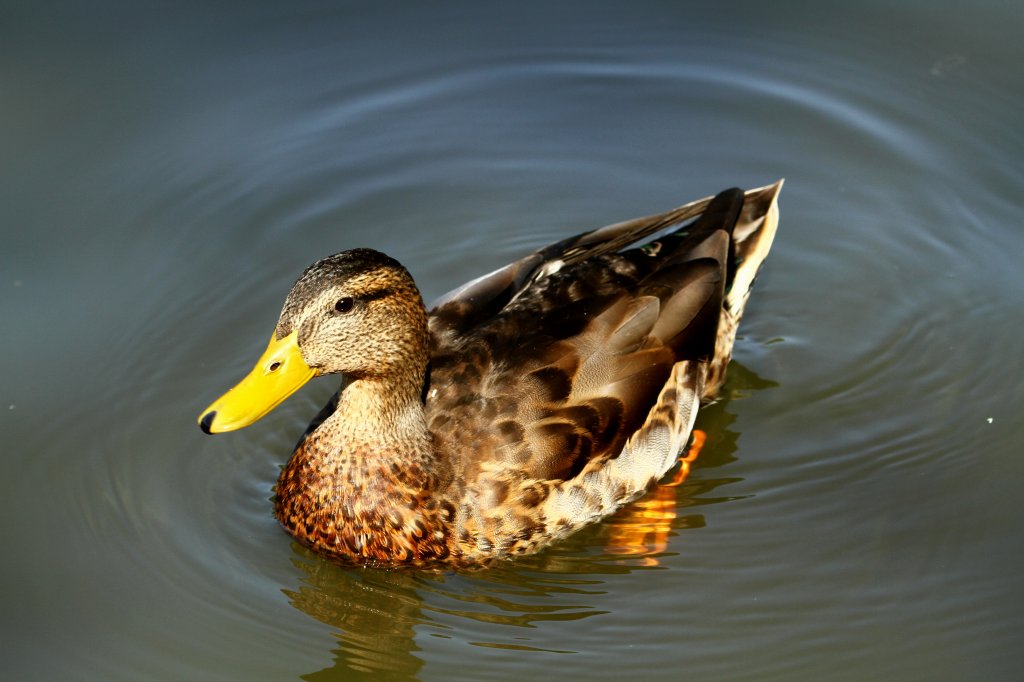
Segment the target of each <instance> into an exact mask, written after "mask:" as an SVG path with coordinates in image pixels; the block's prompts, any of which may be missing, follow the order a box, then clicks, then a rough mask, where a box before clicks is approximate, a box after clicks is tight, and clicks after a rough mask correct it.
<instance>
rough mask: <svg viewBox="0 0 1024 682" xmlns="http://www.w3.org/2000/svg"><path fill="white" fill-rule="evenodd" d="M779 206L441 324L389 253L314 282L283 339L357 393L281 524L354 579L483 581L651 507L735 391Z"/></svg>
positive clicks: (572, 251) (629, 227)
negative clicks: (703, 422)
mask: <svg viewBox="0 0 1024 682" xmlns="http://www.w3.org/2000/svg"><path fill="white" fill-rule="evenodd" d="M780 188H781V183H777V184H775V185H772V186H769V187H765V188H761V189H758V190H751V191H750V192H747V193H746V195H744V193H743V192H741V191H739V190H729V191H726V192H723V193H721V194H719V195H718V196H717V197H715V198H714V199H704V200H701V201H698V202H694V203H692V204H688V205H686V206H683V207H681V208H679V209H675V210H674V211H670V212H668V213H665V214H660V215H656V216H650V217H647V218H641V219H637V220H633V221H629V222H626V223H620V224H617V225H612V226H609V227H607V228H603V229H601V230H596V231H594V232H590V233H586V234H583V235H580V236H577V237H573V238H570V239H567V240H564V241H561V242H558V243H557V244H553V245H552V246H549V247H547V248H545V249H542V250H540V251H538V252H536V253H534V254H532V255H530V256H528V257H526V258H524V259H522V260H520V261H517V262H515V263H512V264H510V265H509V266H506V267H505V268H502V269H501V270H498V271H496V272H494V273H492V274H491V275H488V276H486V277H483V278H480V279H479V280H476V281H474V282H472V283H470V284H468V285H466V286H465V287H462V288H461V289H459V290H456V291H455V292H452V293H451V294H449V295H448V296H446V297H444V298H443V299H442V300H441V301H440V302H439V303H438V304H437V306H436V307H434V308H433V310H431V312H430V313H429V315H428V314H427V312H426V310H425V308H424V306H423V303H422V301H421V299H420V294H419V292H418V290H417V289H416V287H415V284H414V283H413V281H412V278H411V277H410V276H409V274H408V272H406V270H405V269H404V268H403V267H402V266H401V265H399V264H398V263H397V262H396V261H394V260H392V259H390V258H388V257H387V256H384V255H382V254H379V253H377V252H375V251H370V250H366V249H358V250H355V251H347V252H344V253H341V254H337V255H335V256H331V257H330V258H327V259H324V260H322V261H319V262H318V263H315V264H313V265H312V266H310V268H309V269H308V270H307V271H306V272H305V273H304V274H303V275H302V277H301V278H300V279H299V281H298V282H297V283H296V284H295V286H294V288H293V289H292V291H291V293H290V294H289V296H288V299H287V301H286V302H285V305H284V309H283V311H282V314H281V318H280V321H279V322H278V327H277V336H278V337H282V336H284V335H286V334H289V333H291V332H293V331H296V330H297V331H298V344H299V348H300V350H301V352H302V356H303V358H304V359H305V361H306V362H307V363H308V364H309V365H310V366H311V367H313V368H315V369H316V370H317V371H318V372H319V373H321V374H327V373H342V374H344V375H345V376H346V383H345V385H344V387H343V389H342V390H341V391H340V392H339V394H338V395H337V396H335V398H334V400H333V401H332V403H331V404H329V405H328V406H327V407H326V408H325V409H324V411H323V412H322V413H321V415H320V417H318V420H317V422H314V424H313V425H311V429H310V431H309V432H307V435H306V436H304V437H303V439H302V440H301V441H300V443H299V445H298V446H297V447H296V450H295V452H294V454H293V455H292V457H291V459H290V460H289V461H288V463H287V465H286V466H285V467H284V469H283V471H282V473H281V476H280V479H279V480H278V483H277V488H276V513H277V517H278V519H279V520H280V522H281V523H282V525H283V526H284V527H285V528H286V529H287V530H288V531H289V532H290V533H291V534H293V535H294V536H295V537H296V538H297V539H298V540H299V541H301V542H302V543H304V544H306V545H308V546H310V547H311V548H313V549H314V550H316V551H318V552H320V553H323V554H325V555H327V556H329V557H331V558H333V559H335V560H338V561H342V562H346V563H354V564H367V565H414V566H426V565H457V566H458V565H479V564H482V563H486V562H489V561H492V560H495V559H500V558H503V557H510V556H514V555H518V554H523V553H527V552H532V551H535V550H537V549H538V548H540V547H541V546H543V545H544V544H547V543H549V542H551V541H552V540H554V539H557V538H559V537H563V536H565V535H566V534H568V533H570V532H572V531H573V530H575V529H577V528H579V527H580V526H582V525H584V524H586V523H589V522H592V521H594V520H596V519H598V518H600V517H602V516H604V515H607V514H609V513H611V512H612V511H614V510H615V509H617V508H618V507H619V506H621V505H622V504H624V503H626V502H628V501H630V500H632V499H634V498H636V497H637V496H639V495H640V494H642V493H643V492H644V491H645V490H647V489H648V488H649V487H650V486H651V485H652V484H653V483H654V482H655V481H657V480H658V479H659V478H660V477H661V476H663V475H664V474H665V472H666V471H667V470H668V469H670V468H671V466H672V465H673V464H674V462H675V460H676V457H677V455H678V454H679V451H680V450H681V449H682V447H683V446H684V445H685V443H686V440H687V438H688V437H689V434H690V430H691V428H692V426H693V420H694V418H695V415H696V412H697V407H698V405H699V402H700V400H701V399H705V398H708V397H710V396H712V395H713V394H714V393H715V391H717V390H718V388H719V386H720V385H721V383H722V381H723V379H724V374H725V367H726V365H727V364H728V362H729V358H730V355H731V352H732V344H733V340H734V338H735V333H736V326H737V324H738V322H739V318H740V316H741V315H742V312H743V307H744V305H745V303H746V300H747V296H748V295H749V291H750V285H751V283H752V282H753V278H754V275H755V274H756V272H757V269H758V268H759V267H760V265H761V262H762V261H763V259H764V257H765V256H766V255H767V252H768V248H769V247H770V245H771V241H772V238H773V236H774V232H775V226H776V223H777V208H776V197H777V195H778V192H779V189H780ZM691 219H692V220H691ZM687 221H690V222H687ZM665 232H667V234H665ZM650 238H654V239H655V241H652V242H649V243H647V244H645V245H643V246H640V247H633V248H629V247H631V246H632V245H633V244H635V243H637V242H642V241H643V240H644V239H650ZM345 299H351V300H350V301H347V302H345V303H344V304H343V300H345ZM342 311H343V312H342Z"/></svg>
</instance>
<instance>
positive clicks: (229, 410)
mask: <svg viewBox="0 0 1024 682" xmlns="http://www.w3.org/2000/svg"><path fill="white" fill-rule="evenodd" d="M314 376H316V370H315V369H313V368H312V367H310V366H309V365H307V364H306V361H305V360H303V359H302V353H301V352H300V351H299V344H298V332H297V331H294V332H292V333H291V334H289V335H288V336H286V337H284V338H283V339H275V338H274V337H273V336H271V337H270V345H268V346H267V350H266V351H264V353H263V355H262V357H260V359H259V361H258V362H257V363H256V366H255V367H253V369H252V371H251V372H249V374H248V376H246V377H245V378H244V379H242V380H241V381H240V382H238V385H236V386H235V387H234V388H232V389H231V390H229V391H228V392H227V393H225V394H224V395H222V396H221V397H220V398H218V399H217V400H216V401H214V403H213V404H212V405H210V406H209V407H208V408H206V409H205V410H203V412H202V414H200V415H199V420H198V421H199V428H201V429H202V430H203V431H205V432H206V433H223V432H224V431H234V430H235V429H240V428H242V427H244V426H249V424H252V423H253V422H255V421H257V420H258V419H260V418H261V417H262V416H263V415H265V414H266V413H267V412H270V411H271V410H272V409H274V408H275V407H277V406H278V405H280V404H281V402H282V401H283V400H284V399H285V398H287V397H288V396H290V395H291V394H292V393H295V391H297V390H299V388H301V387H302V385H303V384H305V383H306V382H307V381H309V380H310V379H312V378H313V377H314Z"/></svg>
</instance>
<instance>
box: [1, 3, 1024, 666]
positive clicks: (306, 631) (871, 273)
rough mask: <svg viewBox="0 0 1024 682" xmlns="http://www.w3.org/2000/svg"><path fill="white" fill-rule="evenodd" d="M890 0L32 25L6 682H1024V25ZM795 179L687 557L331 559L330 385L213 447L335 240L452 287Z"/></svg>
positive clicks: (5, 586)
mask: <svg viewBox="0 0 1024 682" xmlns="http://www.w3.org/2000/svg"><path fill="white" fill-rule="evenodd" d="M855 5H856V7H849V6H844V7H841V8H827V7H825V6H824V5H822V6H819V5H815V4H809V3H781V4H780V3H775V4H772V3H756V2H748V3H744V2H732V3H713V4H712V3H707V4H695V3H687V2H661V3H658V2H640V3H630V4H629V6H628V7H627V6H626V4H625V3H604V2H596V3H583V2H578V3H560V4H558V5H557V6H555V5H549V4H540V3H537V4H533V3H527V4H519V5H517V8H516V9H512V8H506V9H502V10H498V9H497V5H492V6H490V8H485V7H483V6H482V5H481V4H479V3H443V4H441V3H437V4H434V3H401V2H394V3H376V4H372V3H355V2H337V3H326V2H325V3H320V4H317V3H308V2H297V3H283V2H281V3H272V2H249V3H219V4H214V3H155V2H149V3H147V2H141V3H140V2H132V3H128V2H124V3H116V2H111V3H102V4H99V3H89V2H82V3H73V2H68V3H45V4H44V3H13V2H7V3H4V4H3V5H2V6H0V159H2V161H0V211H2V213H0V244H2V246H0V292H2V293H0V316H2V317H0V319H2V320H3V334H2V335H0V344H2V345H0V377H2V378H0V408H2V409H0V436H2V444H3V445H2V450H0V463H2V465H3V467H4V471H5V474H4V476H3V477H2V480H0V500H2V502H0V504H2V508H0V511H2V521H0V543H2V544H0V546H2V548H3V561H2V562H0V594H2V604H3V608H2V609H0V614H2V620H0V628H2V631H0V635H2V637H0V670H3V671H4V675H3V676H4V678H5V679H11V680H184V679H194V680H264V679H265V680H287V679H296V678H301V679H307V680H348V679H360V678H364V677H365V678H369V679H422V680H484V679H494V680H498V679H555V678H559V679H560V678H565V677H566V676H569V677H571V678H574V679H609V680H612V679H615V680H618V679H640V680H647V679H652V680H657V679H664V680H670V679H671V680H679V679H693V680H793V679H797V680H869V679H900V680H917V679H919V680H1000V679H1006V680H1009V679H1015V678H1016V677H1017V676H1018V675H1019V674H1020V669H1021V665H1022V663H1024V654H1022V652H1024V630H1022V628H1021V626H1020V622H1021V616H1020V614H1021V611H1022V607H1024V582H1022V580H1021V577H1020V573H1021V571H1020V569H1021V566H1024V523H1022V511H1024V502H1022V499H1024V498H1022V496H1021V494H1020V492H1019V489H1020V482H1021V480H1022V478H1024V458H1022V457H1021V452H1022V444H1024V424H1022V420H1021V418H1020V408H1021V404H1022V401H1024V389H1022V387H1021V386H1022V384H1021V380H1020V377H1021V370H1022V367H1021V366H1022V357H1024V344H1022V342H1021V330H1022V328H1024V268H1022V267H1021V266H1020V260H1021V256H1022V255H1024V235H1022V228H1021V218H1020V216H1021V211H1020V198H1021V195H1022V194H1021V192H1022V187H1024V164H1022V162H1021V159H1022V158H1024V125H1022V120H1024V119H1022V113H1021V112H1024V78H1022V76H1021V72H1020V65H1021V63H1024V48H1022V47H1021V40H1020V29H1021V26H1024V9H1022V8H1021V7H1020V6H1018V4H1016V3H1010V2H982V3H972V4H970V5H967V4H964V5H963V6H962V7H959V8H958V7H955V6H948V5H947V6H945V7H937V6H935V4H934V3H925V2H908V3H900V4H899V5H898V6H892V5H891V4H890V3H881V2H875V3H855ZM783 176H784V177H786V178H787V184H786V188H785V190H784V192H783V196H782V202H781V210H782V222H781V226H780V231H779V236H778V238H777V240H776V243H775V247H774V251H773V253H772V255H771V257H770V258H769V261H768V265H767V267H766V269H765V270H764V271H763V273H762V276H761V277H760V278H759V281H758V286H757V287H756V289H755V292H754V297H753V299H752V301H751V305H750V306H749V308H748V314H747V318H746V320H745V324H744V326H743V327H742V329H741V338H740V339H739V340H738V342H737V348H736V354H735V360H736V362H735V363H734V365H733V367H732V368H731V370H730V372H731V374H730V380H729V383H728V386H727V390H726V391H725V396H724V399H723V400H721V401H720V402H718V403H716V404H715V405H713V406H711V407H709V408H708V409H707V410H705V411H704V412H703V413H702V415H701V417H700V419H699V421H698V427H699V428H702V429H703V430H705V431H707V433H708V434H709V439H708V444H707V446H706V448H705V451H704V453H703V454H702V457H701V460H700V461H699V463H698V465H697V467H696V469H695V472H694V473H693V475H692V476H691V478H690V479H689V480H688V481H687V482H686V483H685V484H684V485H682V486H680V487H679V488H677V489H674V490H668V492H665V491H661V492H659V496H660V497H658V501H657V502H651V501H648V503H647V508H648V511H649V513H653V512H659V513H660V514H661V520H660V521H659V523H660V524H661V525H662V526H663V527H664V528H665V529H666V530H670V531H671V532H670V533H668V535H667V537H666V538H665V543H664V545H661V544H658V543H657V542H656V541H655V537H654V536H653V535H651V536H649V537H648V538H647V540H648V543H649V544H648V548H647V551H646V552H644V553H641V554H638V555H622V554H616V553H615V550H614V547H615V545H616V543H617V542H621V538H622V536H623V534H624V533H629V532H632V533H633V536H636V535H637V533H639V532H641V531H642V530H643V529H644V528H643V526H641V525H639V524H640V521H639V520H638V515H639V514H640V512H641V511H642V508H641V507H634V508H633V509H631V510H627V511H626V512H625V513H624V514H622V515H620V516H619V517H616V518H615V519H611V520H609V521H607V522H605V523H604V524H602V525H599V526H595V527H593V528H590V529H587V530H585V531H584V532H582V533H580V534H578V535H577V536H574V537H573V538H571V539H570V540H568V541H566V542H564V543H562V544H560V545H557V546H555V547H553V548H551V549H550V550H549V551H547V552H545V553H544V554H542V555H540V556H537V557H532V558H529V559H526V560H523V561H521V562H517V563H514V564H509V565H506V566H502V567H499V568H496V569H494V570H491V571H486V572H480V573H470V574H423V573H408V572H396V573H382V572H374V571H355V570H346V569H341V568H337V567H335V566H332V565H330V564H326V563H324V562H322V561H320V560H318V559H317V558H316V557H315V556H313V555H311V554H309V553H308V552H306V551H304V550H302V549H301V548H299V547H297V546H296V545H294V544H293V543H291V542H290V540H289V538H288V537H287V536H286V535H285V534H284V533H283V532H282V531H281V530H280V529H279V528H278V526H277V525H276V522H275V521H274V519H273V517H272V515H271V504H270V501H269V497H270V494H271V488H272V485H273V482H274V480H275V478H276V475H277V471H278V467H279V465H280V464H281V463H282V462H283V461H284V459H285V458H286V457H287V454H288V452H289V451H290V448H291V445H292V444H293V443H294V441H295V439H296V437H297V436H298V434H299V433H301V431H302V430H303V428H304V426H305V424H306V422H307V421H308V419H309V418H310V416H311V415H312V414H313V413H315V411H316V410H317V408H318V407H319V404H320V403H321V402H322V401H323V400H324V399H325V398H326V396H327V394H329V393H330V391H331V390H333V388H334V385H333V382H332V381H331V380H321V382H319V383H315V384H314V385H313V386H312V387H309V388H307V389H305V390H304V391H303V392H302V393H300V394H299V395H297V396H296V397H294V398H293V399H291V400H290V401H289V402H288V403H286V404H285V405H283V406H282V407H281V408H279V409H278V410H277V411H276V412H274V413H272V414H271V415H270V416H269V417H268V418H266V419H265V420H263V421H262V422H261V423H260V424H258V425H257V426H255V427H252V428H250V429H247V430H245V431H242V432H239V433H236V434H231V435H229V436H224V437H219V438H209V437H207V436H204V435H203V434H201V433H200V432H199V430H198V429H197V428H196V426H195V421H194V420H195V416H196V414H197V413H198V411H199V410H201V409H202V408H203V407H205V406H206V405H207V404H208V403H209V402H210V400H211V399H212V398H214V397H215V396H216V395H218V394H219V393H220V391H222V390H223V389H225V388H226V387H228V386H229V385H231V383H232V382H233V381H234V380H236V379H237V378H239V377H240V376H241V375H242V374H243V373H244V372H245V371H247V369H248V368H249V366H251V363H252V362H253V361H254V360H255V359H256V357H257V356H258V354H259V352H260V351H261V350H262V348H263V345H264V344H265V342H266V338H267V336H268V335H269V333H270V331H271V329H272V326H273V323H274V321H275V319H276V316H277V312H278V310H279V307H280V304H281V301H282V299H283V297H284V294H285V293H286V292H287V289H288V287H289V286H290V284H291V282H292V281H293V280H294V278H295V277H296V276H297V275H298V274H299V272H301V270H302V268H304V267H305V266H306V265H307V264H308V263H310V262H311V261H313V260H315V259H316V258H319V257H321V256H324V255H327V254H329V253H333V252H335V251H339V250H342V249H345V248H352V247H355V246H370V247H374V248H377V249H380V250H383V251H386V252H388V253H389V254H391V255H393V256H395V257H396V258H398V259H399V260H401V261H403V262H404V263H405V264H406V265H407V266H408V267H409V269H410V270H411V271H412V272H413V274H414V275H415V276H416V278H417V280H418V281H419V283H420V285H421V287H422V289H423V291H424V295H425V297H426V298H427V299H431V298H433V297H435V296H438V295H440V294H441V293H443V292H445V291H447V290H448V289H451V288H453V287H455V286H457V285H458V284H461V283H462V282H464V281H466V280H468V279H470V278H472V277H474V276H477V275H479V274H481V273H483V272H486V271H489V270H491V269H493V268H494V267H497V266H499V265H501V264H503V263H505V262H506V261H508V260H510V259H512V258H514V257H517V256H519V255H521V254H523V253H524V252H526V251H528V250H530V249H532V248H535V247H537V246H540V245H542V244H545V243H548V242H550V241H553V240H555V239H558V238H561V237H563V236H566V235H568V234H570V233H573V232H576V231H579V230H582V229H587V228H591V227H596V226H599V225H603V224H606V223H609V222H613V221H617V220H621V219H625V218H630V217H633V216H636V215H641V214H646V213H651V212H655V211H660V210H664V209H667V208H670V207H672V206H676V205H678V204H680V203H683V202H685V201H688V200H690V199H695V198H698V197H701V196H705V195H708V194H712V193H714V192H716V191H718V190H719V189H722V188H724V187H728V186H732V185H740V186H745V187H752V186H758V185H763V184H767V183H768V182H771V181H773V180H775V179H776V178H778V177H783ZM652 507H653V509H652Z"/></svg>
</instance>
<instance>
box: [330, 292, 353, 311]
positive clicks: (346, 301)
mask: <svg viewBox="0 0 1024 682" xmlns="http://www.w3.org/2000/svg"><path fill="white" fill-rule="evenodd" d="M352 305H353V301H352V297H351V296H346V297H345V298H339V299H338V302H337V303H335V304H334V309H335V310H336V311H338V312H339V313H341V314H342V315H344V314H345V313H350V312H352Z"/></svg>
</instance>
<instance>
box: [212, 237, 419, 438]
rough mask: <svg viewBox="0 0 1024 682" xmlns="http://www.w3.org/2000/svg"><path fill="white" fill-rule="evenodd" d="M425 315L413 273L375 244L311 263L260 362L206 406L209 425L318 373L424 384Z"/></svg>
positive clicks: (264, 409) (231, 424)
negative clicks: (379, 249)
mask: <svg viewBox="0 0 1024 682" xmlns="http://www.w3.org/2000/svg"><path fill="white" fill-rule="evenodd" d="M427 360H428V341H427V317H426V310H425V309H424V306H423V299H422V298H421V297H420V293H419V290H418V289H417V288H416V284H415V283H414V282H413V279H412V276H411V275H409V272H408V271H407V270H406V269H405V268H404V267H402V265H401V264H400V263H399V262H398V261H396V260H395V259H393V258H390V257H388V256H386V255H384V254H382V253H380V252H378V251H374V250H372V249H353V250H351V251H343V252H341V253H338V254H335V255H333V256H330V257H328V258H324V259H323V260H320V261H317V262H316V263H313V265H311V266H309V267H308V268H306V271H305V272H303V273H302V276H301V277H299V279H298V281H296V282H295V285H294V286H293V287H292V289H291V291H290V292H289V293H288V297H287V298H286V299H285V302H284V307H283V308H282V310H281V316H280V317H279V318H278V321H277V327H276V328H275V330H274V334H273V335H272V336H271V339H270V344H269V345H268V346H267V349H266V351H264V353H263V355H262V356H261V357H260V359H259V360H258V361H257V362H256V366H255V367H254V368H253V369H252V371H251V372H249V374H248V375H247V376H246V377H245V378H244V379H242V381H240V382H239V383H238V384H237V385H236V386H235V387H234V388H232V389H231V390H229V391H228V392H227V393H225V394H224V395H223V396H221V397H220V398H218V399H217V400H216V401H214V403H213V404H212V405H210V406H209V407H208V408H206V409H205V410H203V412H202V413H201V414H200V416H199V420H198V421H199V427H200V428H201V429H202V430H203V431H205V432H206V433H220V432H224V431H234V430H235V429H240V428H242V427H244V426H248V425H249V424H252V423H253V422H255V421H257V420H258V419H260V418H261V417H263V416H264V415H265V414H267V413H268V412H270V411H271V410H272V409H274V408H275V407H276V406H277V405H279V404H280V403H281V402H282V401H283V400H284V399H285V398H287V397H288V396H290V395H291V394H292V393H294V392H295V391H297V390H298V389H299V388H300V387H301V386H302V385H303V384H305V383H306V382H307V381H309V380H310V379H312V378H313V377H314V376H319V375H322V374H345V375H347V376H348V377H349V378H350V379H352V380H353V381H358V380H362V379H367V380H374V381H379V382H383V383H386V384H387V383H390V384H393V385H394V387H395V390H396V391H399V390H400V389H401V388H402V387H407V386H411V387H412V389H411V390H412V391H413V393H414V394H415V393H417V392H418V391H419V388H421V387H422V382H423V376H424V373H425V372H426V366H427Z"/></svg>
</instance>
